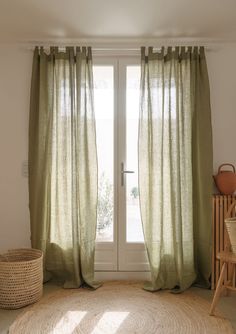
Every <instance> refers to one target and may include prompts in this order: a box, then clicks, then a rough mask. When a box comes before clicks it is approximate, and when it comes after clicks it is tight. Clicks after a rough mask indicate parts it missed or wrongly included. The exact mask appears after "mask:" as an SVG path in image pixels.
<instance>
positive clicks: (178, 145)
mask: <svg viewBox="0 0 236 334" xmlns="http://www.w3.org/2000/svg"><path fill="white" fill-rule="evenodd" d="M199 59H200V56H199V55H198V57H196V59H194V57H193V53H192V51H191V50H190V49H188V50H187V51H185V49H184V48H181V49H179V48H175V49H174V50H172V48H168V49H167V51H166V52H165V50H164V48H162V51H161V52H160V53H154V52H153V50H152V48H149V51H148V55H147V56H145V49H144V48H142V59H141V61H142V63H141V98H140V123H139V183H140V185H139V186H140V206H141V216H142V222H143V230H144V238H145V244H146V248H147V253H148V258H149V263H150V269H151V277H152V279H151V283H150V284H147V285H146V288H147V289H149V290H158V289H161V288H162V289H164V288H175V287H176V286H178V287H179V290H184V289H186V288H188V287H189V286H190V285H191V284H192V283H193V282H194V281H195V280H196V274H197V272H198V268H197V266H198V264H197V263H196V261H195V260H194V259H195V256H196V254H195V251H194V245H195V239H196V238H198V236H197V235H196V231H197V230H196V229H195V228H194V225H195V223H196V222H195V220H194V219H193V216H194V214H193V210H194V207H193V202H194V201H193V191H194V190H195V189H194V187H193V184H194V182H197V181H195V179H196V177H195V175H194V174H193V171H194V173H195V169H193V164H192V162H193V161H192V156H194V155H195V152H193V149H194V146H193V145H192V141H193V134H192V129H193V128H194V126H195V125H193V122H195V118H194V117H193V115H194V113H195V110H194V108H195V104H193V100H194V99H195V96H196V94H195V88H194V87H196V86H195V85H194V86H193V85H192V81H193V73H192V72H193V65H192V62H193V61H199ZM194 80H195V77H194ZM198 87H199V89H200V90H201V86H200V85H199V86H198ZM203 99H204V97H203ZM210 146H211V143H210V144H209V146H208V149H209V148H210ZM205 153H206V152H205ZM205 153H203V155H204V154H205ZM208 153H209V152H208ZM206 158H207V157H206ZM197 159H198V158H197ZM194 163H195V161H194ZM211 171H212V169H211ZM201 189H202V190H203V192H204V193H208V190H209V189H206V188H204V187H203V188H201ZM194 196H195V195H194ZM195 208H197V210H198V211H199V210H200V211H201V210H202V208H201V207H199V206H197V207H196V206H195ZM207 209H209V208H207ZM210 224H211V221H209V222H208V221H205V225H206V230H207V228H208V226H210ZM208 237H209V234H208ZM208 244H209V242H208ZM199 263H200V261H199Z"/></svg>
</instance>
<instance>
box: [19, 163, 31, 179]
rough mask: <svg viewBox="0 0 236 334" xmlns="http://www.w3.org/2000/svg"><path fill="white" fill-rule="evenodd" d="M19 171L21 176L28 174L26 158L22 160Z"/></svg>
mask: <svg viewBox="0 0 236 334" xmlns="http://www.w3.org/2000/svg"><path fill="white" fill-rule="evenodd" d="M21 173H22V176H23V177H28V176H29V172H28V160H24V161H23V162H22V166H21Z"/></svg>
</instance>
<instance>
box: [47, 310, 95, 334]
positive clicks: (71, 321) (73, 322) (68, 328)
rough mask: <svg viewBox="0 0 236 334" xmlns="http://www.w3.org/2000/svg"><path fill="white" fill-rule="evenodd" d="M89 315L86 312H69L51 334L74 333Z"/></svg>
mask: <svg viewBox="0 0 236 334" xmlns="http://www.w3.org/2000/svg"><path fill="white" fill-rule="evenodd" d="M87 313H88V312H86V311H68V312H67V313H66V314H65V316H63V318H62V319H61V320H60V321H59V322H58V323H57V325H56V326H55V327H54V329H53V331H51V332H50V333H49V334H55V333H72V332H73V330H74V329H75V328H76V327H77V326H78V325H79V323H80V321H81V320H82V319H83V318H84V316H85V315H86V314H87Z"/></svg>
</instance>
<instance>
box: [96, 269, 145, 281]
mask: <svg viewBox="0 0 236 334" xmlns="http://www.w3.org/2000/svg"><path fill="white" fill-rule="evenodd" d="M150 279H151V274H150V272H148V271H144V272H140V271H139V272H134V271H132V272H131V271H95V280H99V281H110V280H138V281H139V280H140V281H146V280H150Z"/></svg>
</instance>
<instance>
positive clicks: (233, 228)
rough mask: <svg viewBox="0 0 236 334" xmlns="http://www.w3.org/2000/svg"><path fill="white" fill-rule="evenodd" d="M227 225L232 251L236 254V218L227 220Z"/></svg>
mask: <svg viewBox="0 0 236 334" xmlns="http://www.w3.org/2000/svg"><path fill="white" fill-rule="evenodd" d="M225 225H226V228H227V231H228V235H229V240H230V244H231V250H232V252H233V253H234V254H236V217H233V218H226V219H225Z"/></svg>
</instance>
